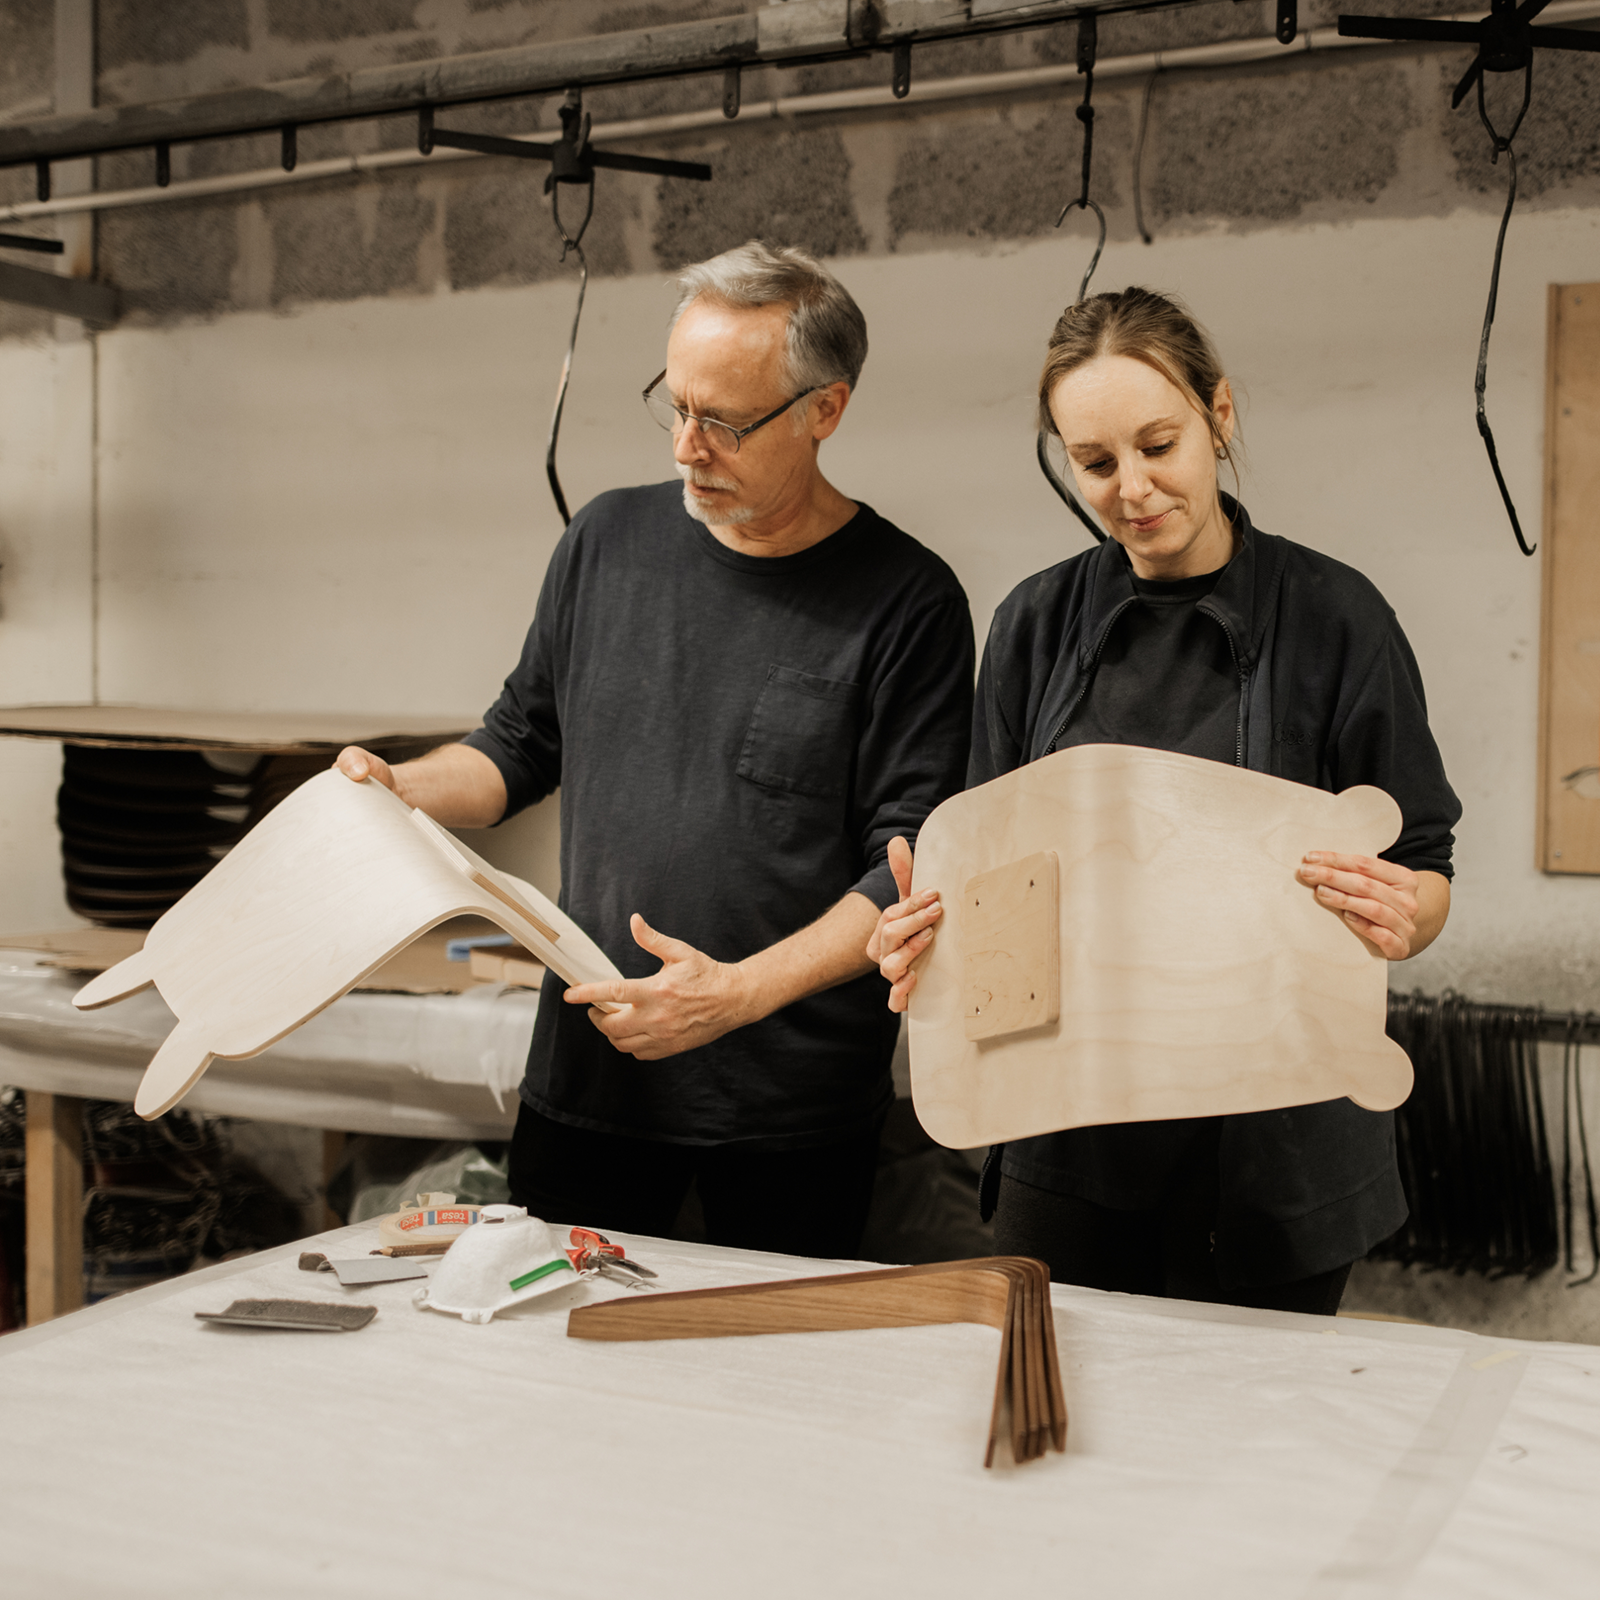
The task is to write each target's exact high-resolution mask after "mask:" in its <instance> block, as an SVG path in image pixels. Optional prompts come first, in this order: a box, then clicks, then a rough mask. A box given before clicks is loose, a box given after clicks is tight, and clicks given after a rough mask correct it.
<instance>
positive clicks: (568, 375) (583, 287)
mask: <svg viewBox="0 0 1600 1600" xmlns="http://www.w3.org/2000/svg"><path fill="white" fill-rule="evenodd" d="M587 187H588V191H589V195H588V203H587V204H586V205H585V206H584V210H583V221H582V222H580V223H579V224H578V231H577V232H576V233H574V234H569V233H568V232H567V230H566V227H565V226H564V225H563V223H562V221H561V189H562V185H561V184H559V183H552V184H551V185H550V215H551V217H552V218H553V219H554V220H555V225H556V232H557V233H558V234H560V235H561V259H562V260H563V261H565V260H566V259H567V252H568V251H569V250H570V251H572V252H573V253H574V254H576V256H577V258H578V304H577V306H576V308H575V309H574V310H573V313H572V333H571V335H570V336H569V337H568V339H567V358H566V360H565V361H563V362H562V363H561V382H560V384H559V385H557V387H556V405H555V410H554V411H552V412H551V413H550V440H549V443H548V444H547V446H546V447H545V453H544V474H545V477H547V478H548V479H549V480H550V492H551V494H553V495H554V496H555V499H556V509H557V510H558V511H559V512H560V513H561V525H562V526H563V527H566V526H568V525H569V524H570V523H571V521H572V513H571V512H570V511H568V510H567V497H566V495H564V494H563V493H562V492H561V478H560V476H559V474H558V473H557V472H556V445H557V444H558V443H559V442H560V439H561V411H562V408H563V407H564V406H565V405H566V403H567V385H568V384H569V383H570V382H571V381H572V357H573V355H574V353H575V352H576V350H577V348H578V324H579V322H580V321H582V319H583V297H584V295H586V294H587V293H588V292H589V258H588V257H587V256H586V255H584V253H583V236H584V234H585V233H586V232H587V231H588V227H589V219H590V218H591V217H593V215H594V179H593V178H592V177H591V178H590V179H589V182H588V186H587Z"/></svg>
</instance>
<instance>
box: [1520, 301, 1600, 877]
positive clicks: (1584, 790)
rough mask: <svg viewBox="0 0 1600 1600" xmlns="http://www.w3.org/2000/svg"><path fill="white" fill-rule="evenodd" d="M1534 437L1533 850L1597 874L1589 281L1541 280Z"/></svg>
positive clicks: (1595, 398) (1595, 305) (1598, 452)
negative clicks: (1539, 491) (1538, 436)
mask: <svg viewBox="0 0 1600 1600" xmlns="http://www.w3.org/2000/svg"><path fill="white" fill-rule="evenodd" d="M1544 439H1545V446H1544V448H1545V469H1544V549H1543V550H1542V551H1541V552H1540V554H1541V556H1542V557H1543V560H1544V573H1543V577H1544V601H1543V608H1542V609H1543V621H1542V625H1541V628H1540V640H1539V657H1540V660H1539V826H1538V839H1537V844H1536V847H1535V848H1536V852H1537V859H1538V865H1539V867H1540V868H1541V869H1542V870H1543V871H1545V872H1571V873H1600V527H1597V526H1596V523H1595V519H1594V506H1595V504H1596V502H1597V501H1600V283H1568V284H1559V283H1556V284H1551V285H1550V302H1549V344H1548V359H1547V364H1546V370H1545V432H1544Z"/></svg>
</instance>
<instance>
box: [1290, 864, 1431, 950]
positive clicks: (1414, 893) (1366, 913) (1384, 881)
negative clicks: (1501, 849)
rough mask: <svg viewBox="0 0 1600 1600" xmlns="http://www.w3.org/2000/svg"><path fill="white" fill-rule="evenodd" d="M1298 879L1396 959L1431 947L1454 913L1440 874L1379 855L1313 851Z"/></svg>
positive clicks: (1320, 900) (1296, 872) (1356, 929)
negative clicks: (1451, 911)
mask: <svg viewBox="0 0 1600 1600" xmlns="http://www.w3.org/2000/svg"><path fill="white" fill-rule="evenodd" d="M1295 876H1296V877H1297V878H1298V879H1299V880H1300V881H1301V883H1303V884H1306V885H1307V886H1308V887H1310V888H1313V889H1315V890H1316V894H1317V904H1318V905H1323V906H1327V907H1328V909H1329V910H1330V911H1337V912H1338V913H1339V915H1340V916H1341V917H1343V918H1344V920H1345V923H1346V924H1347V925H1348V926H1349V927H1351V928H1353V929H1354V930H1355V931H1356V932H1357V933H1359V934H1360V935H1361V937H1362V938H1363V939H1366V940H1368V941H1369V942H1370V943H1372V944H1374V945H1376V946H1377V947H1378V949H1379V951H1380V952H1381V953H1382V954H1383V955H1384V956H1386V957H1387V958H1388V959H1389V960H1390V961H1404V960H1405V959H1406V957H1407V956H1411V955H1415V954H1416V953H1417V952H1418V951H1419V950H1423V949H1425V948H1426V947H1427V946H1428V945H1430V944H1431V943H1432V942H1433V940H1434V939H1435V937H1436V936H1437V935H1438V933H1439V930H1440V929H1441V928H1442V927H1443V926H1444V919H1445V917H1446V916H1447V915H1448V914H1449V911H1450V884H1449V880H1448V879H1446V878H1445V877H1444V876H1443V875H1442V874H1440V873H1437V872H1421V873H1418V872H1412V871H1410V870H1409V869H1408V868H1406V867H1397V866H1395V865H1394V863H1393V862H1390V861H1379V860H1377V859H1376V858H1375V857H1373V856H1346V855H1338V854H1336V853H1334V852H1332V851H1327V850H1308V851H1307V852H1306V854H1305V856H1304V858H1303V859H1302V860H1301V863H1300V865H1299V867H1298V868H1297V869H1296V870H1295Z"/></svg>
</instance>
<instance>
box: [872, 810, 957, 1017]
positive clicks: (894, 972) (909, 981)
mask: <svg viewBox="0 0 1600 1600" xmlns="http://www.w3.org/2000/svg"><path fill="white" fill-rule="evenodd" d="M911 861H912V857H911V846H910V845H908V844H907V843H906V842H905V840H904V839H902V838H901V837H900V836H899V835H898V834H896V835H895V837H894V838H892V839H891V840H890V841H889V870H890V871H891V872H892V873H894V883H895V887H896V888H897V889H898V890H899V891H900V898H899V899H898V900H897V901H896V902H895V903H894V904H893V905H892V906H890V907H889V909H888V910H887V911H885V912H884V913H883V914H882V915H881V916H880V917H879V918H878V925H877V927H875V928H874V929H873V930H872V937H871V938H870V939H869V940H868V941H867V959H868V960H869V961H876V962H877V963H878V971H879V972H881V973H882V974H883V975H884V977H886V978H887V979H888V980H889V985H890V987H889V1009H890V1010H891V1011H904V1010H905V1009H906V1007H907V1006H908V1005H910V1004H911V991H912V990H913V989H915V988H916V986H917V975H916V973H915V972H913V971H912V970H911V963H912V962H913V961H915V960H916V959H917V957H918V956H920V955H921V954H922V952H923V951H924V950H926V949H927V948H928V946H929V945H930V944H932V943H933V935H934V932H935V929H934V924H935V923H936V922H937V921H938V920H939V918H940V917H941V916H943V914H944V907H943V906H941V905H940V904H939V891H938V890H937V889H924V890H923V891H922V892H921V893H920V894H917V895H913V894H912V893H911Z"/></svg>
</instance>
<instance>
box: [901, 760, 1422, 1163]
mask: <svg viewBox="0 0 1600 1600" xmlns="http://www.w3.org/2000/svg"><path fill="white" fill-rule="evenodd" d="M1399 831H1400V809H1399V807H1398V806H1397V805H1396V804H1395V803H1394V801H1393V800H1392V799H1390V797H1389V796H1388V795H1386V794H1384V793H1383V792H1382V791H1381V790H1379V789H1373V788H1367V787H1363V788H1356V789H1348V790H1346V791H1345V792H1344V793H1343V794H1340V795H1332V794H1327V793H1325V792H1324V791H1322V790H1320V789H1312V788H1309V787H1308V786H1306V785H1304V784H1298V783H1290V782H1288V781H1286V780H1285V779H1282V778H1274V777H1270V776H1268V775H1266V774H1264V773H1259V772H1248V771H1246V770H1244V769H1243V768H1240V767H1229V766H1224V765H1223V764H1222V763H1220V762H1216V761H1204V760H1200V759H1199V758H1197V757H1192V756H1181V755H1172V754H1169V753H1167V752H1165V751H1160V750H1145V749H1141V748H1139V747H1136V746H1132V745H1079V746H1076V747H1075V748H1073V749H1070V750H1063V751H1061V752H1060V753H1059V754H1057V755H1053V756H1046V757H1045V758H1044V759H1043V760H1042V761H1035V762H1031V763H1030V764H1029V765H1027V766H1025V767H1019V768H1018V769H1017V770H1016V771H1015V772H1010V773H1007V774H1005V775H1004V776H1003V777H1000V778H996V779H995V780H994V781H993V782H991V783H986V784H982V785H980V786H979V787H977V788H975V789H969V790H967V791H966V792H965V793H964V794H959V795H956V796H954V797H953V798H952V799H949V800H947V801H945V802H944V804H943V805H941V806H939V807H938V808H937V809H936V810H935V811H934V812H933V813H932V815H930V816H929V818H928V820H927V821H926V822H925V823H924V824H923V825H922V830H921V832H920V834H919V835H918V838H917V848H916V863H915V869H914V873H913V883H912V887H913V891H914V892H915V891H920V890H922V889H929V888H933V889H938V890H939V891H940V895H941V899H942V902H943V905H944V908H945V910H944V915H943V917H942V918H941V919H940V922H939V931H938V933H937V935H936V936H935V938H934V941H933V944H932V945H931V947H930V948H929V950H928V952H927V953H926V954H925V955H924V956H922V957H921V958H920V960H919V966H918V979H917V988H916V992H915V993H914V995H913V996H912V1001H911V1009H910V1046H911V1089H912V1098H913V1101H914V1103H915V1105H916V1110H917V1115H918V1117H919V1118H920V1119H921V1121H922V1124H923V1126H924V1127H925V1128H926V1129H927V1130H928V1132H929V1134H931V1135H932V1136H933V1138H935V1139H937V1140H939V1142H940V1143H942V1144H946V1145H950V1146H953V1147H955V1148H961V1149H971V1148H972V1147H974V1146H977V1145H985V1144H998V1143H1003V1142H1004V1141H1006V1140H1009V1139H1021V1138H1026V1137H1028V1136H1029V1135H1032V1134H1038V1133H1048V1132H1053V1131H1054V1130H1056V1129H1061V1128H1076V1127H1086V1126H1090V1125H1092V1124H1097V1123H1108V1122H1144V1121H1152V1120H1160V1119H1165V1118H1170V1117H1208V1116H1221V1115H1227V1114H1230V1113H1236V1112H1245V1111H1267V1110H1272V1109H1274V1108H1277V1107H1281V1106H1293V1105H1309V1104H1312V1103H1314V1102H1317V1101H1322V1100H1334V1099H1338V1098H1340V1097H1341V1096H1346V1095H1348V1096H1349V1097H1350V1098H1351V1099H1352V1100H1354V1101H1355V1102H1356V1103H1357V1104H1358V1105H1362V1106H1365V1107H1367V1108H1369V1109H1371V1110H1379V1111H1383V1110H1389V1109H1391V1108H1392V1107H1394V1106H1397V1105H1399V1104H1400V1102H1401V1101H1402V1100H1404V1099H1405V1097H1406V1096H1407V1095H1408V1094H1409V1093H1410V1091H1411V1081H1412V1079H1411V1064H1410V1062H1409V1061H1408V1060H1407V1059H1406V1055H1405V1052H1404V1051H1403V1050H1401V1048H1400V1046H1399V1045H1397V1044H1396V1043H1395V1042H1394V1041H1393V1040H1392V1039H1390V1038H1389V1037H1388V1036H1387V1034H1386V1033H1385V1032H1384V1024H1385V1020H1386V1015H1387V1003H1388V976H1387V974H1388V964H1387V962H1386V961H1385V960H1384V958H1383V956H1382V955H1381V954H1380V953H1379V951H1378V950H1377V949H1376V947H1375V946H1373V945H1371V944H1369V943H1368V942H1367V941H1366V940H1364V939H1362V938H1361V937H1360V936H1359V935H1358V934H1356V933H1355V932H1353V931H1352V930H1351V928H1350V927H1349V925H1348V924H1347V923H1346V922H1345V921H1344V920H1343V919H1342V917H1340V916H1339V915H1338V914H1337V913H1336V912H1334V911H1330V910H1328V909H1327V908H1325V907H1323V906H1321V905H1319V904H1318V903H1317V901H1316V899H1315V897H1314V895H1313V893H1312V891H1311V890H1310V889H1308V888H1306V887H1305V886H1304V885H1303V884H1301V883H1300V882H1299V881H1298V880H1297V879H1296V878H1295V875H1294V874H1295V868H1296V867H1297V866H1298V865H1299V862H1300V859H1301V857H1302V856H1303V855H1304V854H1305V852H1306V851H1308V850H1332V851H1341V852H1349V853H1353V854H1359V855H1370V856H1376V855H1378V854H1379V853H1380V852H1381V851H1382V850H1384V849H1386V848H1387V847H1388V846H1389V845H1390V844H1392V843H1393V842H1394V840H1395V838H1396V837H1397V836H1398V834H1399ZM1052 852H1053V853H1054V857H1055V860H1054V862H1053V863H1046V862H1044V861H1043V860H1042V859H1041V858H1043V857H1045V856H1047V855H1049V854H1050V853H1052ZM1014 866H1015V867H1018V868H1024V869H1027V870H1022V871H1019V872H1008V870H1007V869H1010V868H1012V867H1014ZM1051 866H1053V867H1054V868H1055V869H1056V870H1058V872H1059V884H1058V888H1057V890H1056V893H1055V912H1054V926H1053V927H1045V928H1044V929H1042V930H1041V928H1040V927H1039V925H1038V915H1039V910H1040V907H1041V906H1042V905H1043V904H1044V903H1045V890H1046V888H1047V887H1048V869H1049V868H1050V867H1051ZM1040 867H1044V868H1045V869H1046V870H1045V873H1044V874H1043V875H1041V873H1040V871H1039V870H1037V869H1039V868H1040ZM975 882H977V883H978V884H979V885H980V886H984V885H987V886H988V890H994V889H998V890H1001V891H1004V892H1006V893H1009V894H1010V895H1011V897H1012V905H1011V913H1012V914H1010V915H1009V916H1008V915H1007V913H1006V908H1005V907H997V906H996V905H995V904H994V902H993V900H992V898H991V895H990V893H989V892H988V890H986V892H985V893H984V894H982V895H976V896H975V894H974V893H973V892H972V886H973V884H974V883H975ZM1029 885H1032V887H1031V888H1030V887H1028V886H1029ZM1025 895H1031V896H1032V897H1033V898H1032V900H1031V901H1028V902H1027V903H1024V902H1023V899H1022V898H1021V897H1023V896H1025ZM975 898H981V899H984V900H986V901H988V903H986V904H984V905H983V906H981V907H979V906H978V905H976V904H972V903H969V902H972V901H974V900H975ZM1051 936H1053V937H1054V939H1055V941H1056V944H1057V947H1058V949H1059V974H1058V976H1059V1001H1057V1000H1056V999H1055V998H1054V997H1053V996H1049V995H1047V993H1046V992H1045V990H1044V989H1041V988H1040V987H1038V986H1037V985H1036V986H1035V987H1034V988H1033V989H1032V990H1031V991H1030V989H1029V988H1028V987H1027V986H1026V984H1024V985H1023V986H1022V987H1021V988H1020V989H1011V990H1008V991H1006V993H1005V995H1004V996H1003V998H1004V999H1005V1001H1006V1004H1005V1005H1004V1006H1003V1007H997V1008H996V1011H997V1015H995V1016H994V1017H992V1018H986V1019H975V1017H974V1011H973V1008H974V999H973V996H974V994H975V993H977V992H978V990H979V989H980V988H981V985H977V979H976V978H975V976H974V975H975V973H979V974H981V973H982V972H990V971H1002V970H1003V971H1006V972H1015V973H1019V974H1021V973H1027V974H1029V975H1030V976H1031V977H1034V978H1038V977H1039V976H1040V974H1039V965H1040V957H1041V951H1043V952H1044V954H1045V956H1046V958H1047V959H1048V958H1049V952H1048V943H1049V940H1050V938H1051ZM1008 937H1011V938H1014V939H1015V940H1016V941H1017V948H1016V950H1014V951H1012V952H1010V954H1009V955H1008V954H1007V952H1006V948H1005V940H1006V939H1007V938H1008ZM1030 993H1031V994H1032V995H1033V997H1034V998H1033V999H1032V1000H1030V999H1029V995H1030ZM1046 1012H1049V1013H1052V1014H1051V1015H1048V1016H1046V1015H1044V1014H1043V1013H1046ZM975 1029H976V1031H977V1032H978V1034H979V1036H978V1037H973V1036H972V1034H973V1032H974V1030H975Z"/></svg>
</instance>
